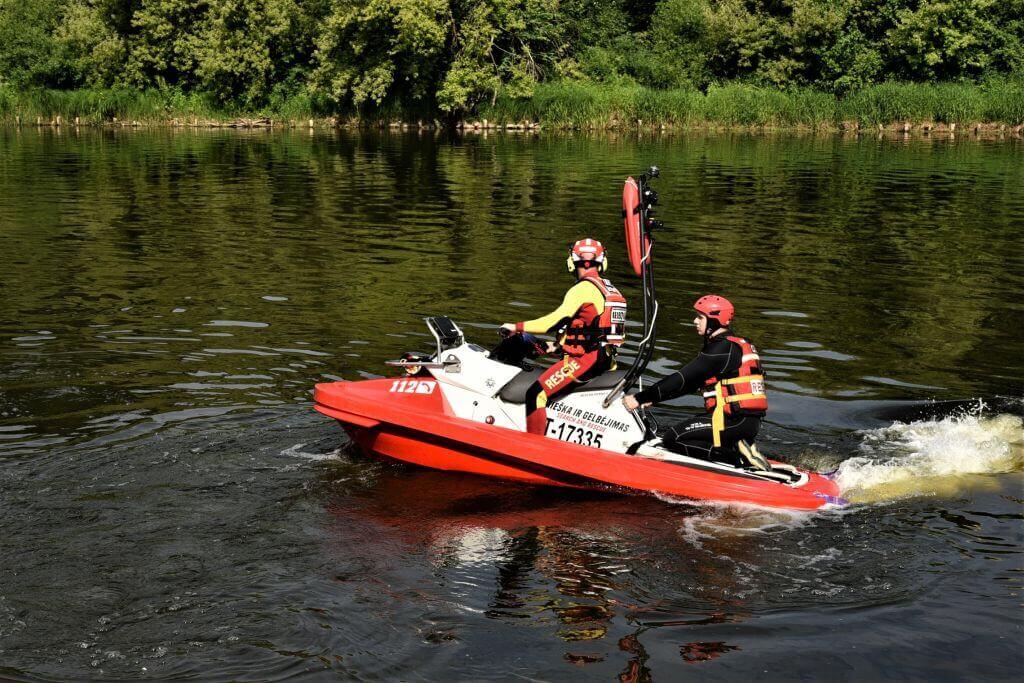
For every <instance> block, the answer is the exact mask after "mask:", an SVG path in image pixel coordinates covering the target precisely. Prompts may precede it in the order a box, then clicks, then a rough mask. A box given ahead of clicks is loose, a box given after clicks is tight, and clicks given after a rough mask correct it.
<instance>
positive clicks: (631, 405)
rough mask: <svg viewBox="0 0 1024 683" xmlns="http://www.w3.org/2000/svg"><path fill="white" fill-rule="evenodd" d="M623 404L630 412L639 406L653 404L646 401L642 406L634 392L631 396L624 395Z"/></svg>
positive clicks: (645, 406)
mask: <svg viewBox="0 0 1024 683" xmlns="http://www.w3.org/2000/svg"><path fill="white" fill-rule="evenodd" d="M622 405H623V406H625V407H626V410H628V411H629V412H633V411H634V410H636V409H637V408H641V407H643V408H647V407H650V406H651V405H652V404H650V403H645V404H643V406H641V405H640V402H639V401H637V400H636V396H635V395H634V394H630V395H629V396H623V397H622Z"/></svg>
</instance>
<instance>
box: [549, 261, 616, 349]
mask: <svg viewBox="0 0 1024 683" xmlns="http://www.w3.org/2000/svg"><path fill="white" fill-rule="evenodd" d="M583 279H584V280H586V281H587V282H589V283H591V284H592V285H594V286H595V287H597V289H598V291H600V292H601V296H602V297H603V298H604V310H603V311H602V312H601V313H600V314H598V312H597V307H595V306H593V305H591V304H587V305H586V306H581V307H580V310H578V311H576V315H575V316H574V317H573V319H572V320H571V321H570V322H569V325H568V327H567V328H566V331H565V339H564V340H563V341H562V350H563V351H565V353H566V354H568V355H570V356H582V355H584V354H587V353H590V352H591V351H595V350H597V349H599V348H601V347H603V346H621V345H622V342H624V341H625V340H626V297H624V296H622V294H621V293H620V292H619V290H617V289H615V285H613V284H612V283H611V281H609V280H605V279H602V278H599V277H593V276H590V275H588V276H586V277H584V278H583Z"/></svg>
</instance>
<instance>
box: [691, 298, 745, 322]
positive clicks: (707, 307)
mask: <svg viewBox="0 0 1024 683" xmlns="http://www.w3.org/2000/svg"><path fill="white" fill-rule="evenodd" d="M693 307H694V309H696V311H697V312H698V313H703V314H704V315H706V316H707V317H708V318H711V319H713V320H717V321H718V322H719V323H720V324H722V325H728V324H729V323H730V322H731V321H732V316H733V314H734V313H736V309H735V308H734V307H733V305H732V303H731V302H730V301H729V300H728V299H726V298H725V297H724V296H718V295H717V294H707V295H705V296H702V297H701V298H699V299H697V301H696V303H694V304H693Z"/></svg>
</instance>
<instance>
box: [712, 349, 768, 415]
mask: <svg viewBox="0 0 1024 683" xmlns="http://www.w3.org/2000/svg"><path fill="white" fill-rule="evenodd" d="M726 339H728V340H729V341H731V342H733V343H734V344H739V346H740V348H741V349H742V350H743V358H742V360H741V362H740V367H739V370H737V371H736V372H735V374H730V376H729V377H711V378H709V379H708V380H707V381H706V382H704V408H705V409H706V410H707V411H708V412H709V413H716V412H718V413H719V414H720V415H732V414H734V413H735V412H737V411H742V412H746V413H762V414H763V413H765V412H766V411H767V410H768V395H767V394H766V393H765V390H764V370H762V369H761V357H760V356H758V355H757V349H756V348H754V345H753V344H751V343H750V342H748V341H747V340H746V339H744V338H743V337H726ZM719 397H722V398H723V399H724V400H723V401H722V409H721V411H717V410H716V408H718V406H719Z"/></svg>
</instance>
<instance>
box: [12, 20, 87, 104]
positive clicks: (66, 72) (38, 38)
mask: <svg viewBox="0 0 1024 683" xmlns="http://www.w3.org/2000/svg"><path fill="white" fill-rule="evenodd" d="M60 18H61V11H60V5H58V4H57V3H56V2H53V1H51V0H4V1H3V2H2V3H0V83H11V84H12V85H14V86H16V87H20V88H26V87H39V86H45V87H51V88H72V87H75V86H77V85H80V78H79V74H78V72H77V70H76V68H75V64H74V60H73V59H72V58H70V56H69V55H68V54H67V52H66V50H65V49H64V46H63V45H62V44H61V42H60V41H59V40H57V39H56V38H55V37H54V31H55V30H56V28H57V26H58V24H59V23H60Z"/></svg>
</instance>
